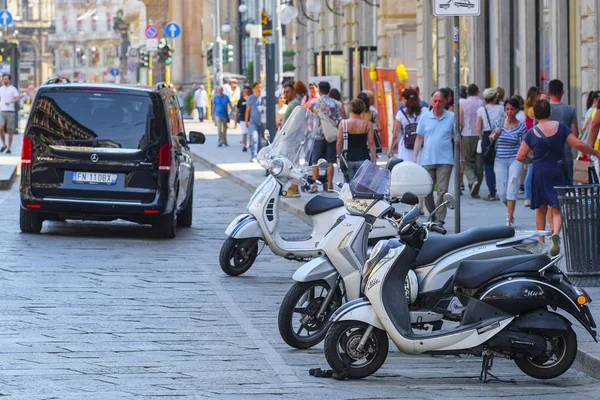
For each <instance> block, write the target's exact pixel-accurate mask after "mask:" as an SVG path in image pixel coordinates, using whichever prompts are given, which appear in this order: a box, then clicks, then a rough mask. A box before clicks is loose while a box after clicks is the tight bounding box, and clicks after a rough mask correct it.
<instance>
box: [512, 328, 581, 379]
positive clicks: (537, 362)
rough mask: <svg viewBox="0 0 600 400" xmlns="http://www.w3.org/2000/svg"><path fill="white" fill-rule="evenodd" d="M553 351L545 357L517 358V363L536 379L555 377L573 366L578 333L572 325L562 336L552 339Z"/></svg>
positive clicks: (522, 369)
mask: <svg viewBox="0 0 600 400" xmlns="http://www.w3.org/2000/svg"><path fill="white" fill-rule="evenodd" d="M550 340H551V341H552V350H553V353H552V355H550V357H545V358H530V357H526V358H515V364H517V367H519V369H520V370H521V371H523V372H524V373H525V374H527V375H529V376H531V377H532V378H536V379H554V378H556V377H559V376H561V375H562V374H564V373H565V372H567V371H568V370H569V368H571V365H572V364H573V362H574V361H575V357H577V335H576V334H575V331H574V330H573V328H572V327H569V329H568V330H567V333H565V334H564V335H562V336H558V337H556V338H552V339H550Z"/></svg>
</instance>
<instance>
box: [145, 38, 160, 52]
mask: <svg viewBox="0 0 600 400" xmlns="http://www.w3.org/2000/svg"><path fill="white" fill-rule="evenodd" d="M146 51H148V52H150V51H158V39H146Z"/></svg>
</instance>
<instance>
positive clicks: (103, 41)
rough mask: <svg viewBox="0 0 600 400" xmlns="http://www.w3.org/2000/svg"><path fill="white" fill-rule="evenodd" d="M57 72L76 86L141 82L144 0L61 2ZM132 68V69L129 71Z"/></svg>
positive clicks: (54, 43)
mask: <svg viewBox="0 0 600 400" xmlns="http://www.w3.org/2000/svg"><path fill="white" fill-rule="evenodd" d="M55 3H56V11H55V21H56V22H55V25H56V32H55V33H54V34H51V35H50V40H49V41H50V44H51V45H52V46H53V47H54V55H55V71H56V74H57V75H60V76H65V77H67V78H70V79H72V80H73V81H83V82H122V83H135V82H138V76H137V72H138V71H137V66H136V68H131V67H129V66H130V64H131V65H133V64H135V60H136V57H135V51H134V52H133V53H131V52H130V51H131V49H139V48H141V46H142V45H143V44H144V28H145V26H146V8H145V6H144V4H143V3H142V2H141V1H138V0H125V1H122V0H55ZM128 67H129V68H128Z"/></svg>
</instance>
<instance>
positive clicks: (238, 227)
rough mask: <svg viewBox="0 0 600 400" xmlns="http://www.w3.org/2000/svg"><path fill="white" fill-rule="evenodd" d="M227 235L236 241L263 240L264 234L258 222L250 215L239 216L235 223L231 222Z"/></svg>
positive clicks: (226, 231)
mask: <svg viewBox="0 0 600 400" xmlns="http://www.w3.org/2000/svg"><path fill="white" fill-rule="evenodd" d="M225 234H226V235H227V236H229V237H232V238H234V239H249V238H260V239H263V233H262V230H261V229H260V225H259V224H258V221H257V220H256V218H255V217H253V216H252V215H250V214H242V215H239V216H237V217H236V218H235V219H234V220H233V221H231V223H230V224H229V226H228V227H227V229H226V230H225Z"/></svg>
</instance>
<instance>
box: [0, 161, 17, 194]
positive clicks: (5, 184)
mask: <svg viewBox="0 0 600 400" xmlns="http://www.w3.org/2000/svg"><path fill="white" fill-rule="evenodd" d="M5 169H6V170H7V171H8V173H5V172H6V171H4V170H5ZM11 169H12V171H11ZM0 172H2V174H1V175H2V178H1V179H0V190H10V188H11V186H12V184H13V182H14V180H15V178H16V176H17V166H16V165H3V166H2V167H1V168H0ZM7 176H8V178H7Z"/></svg>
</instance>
